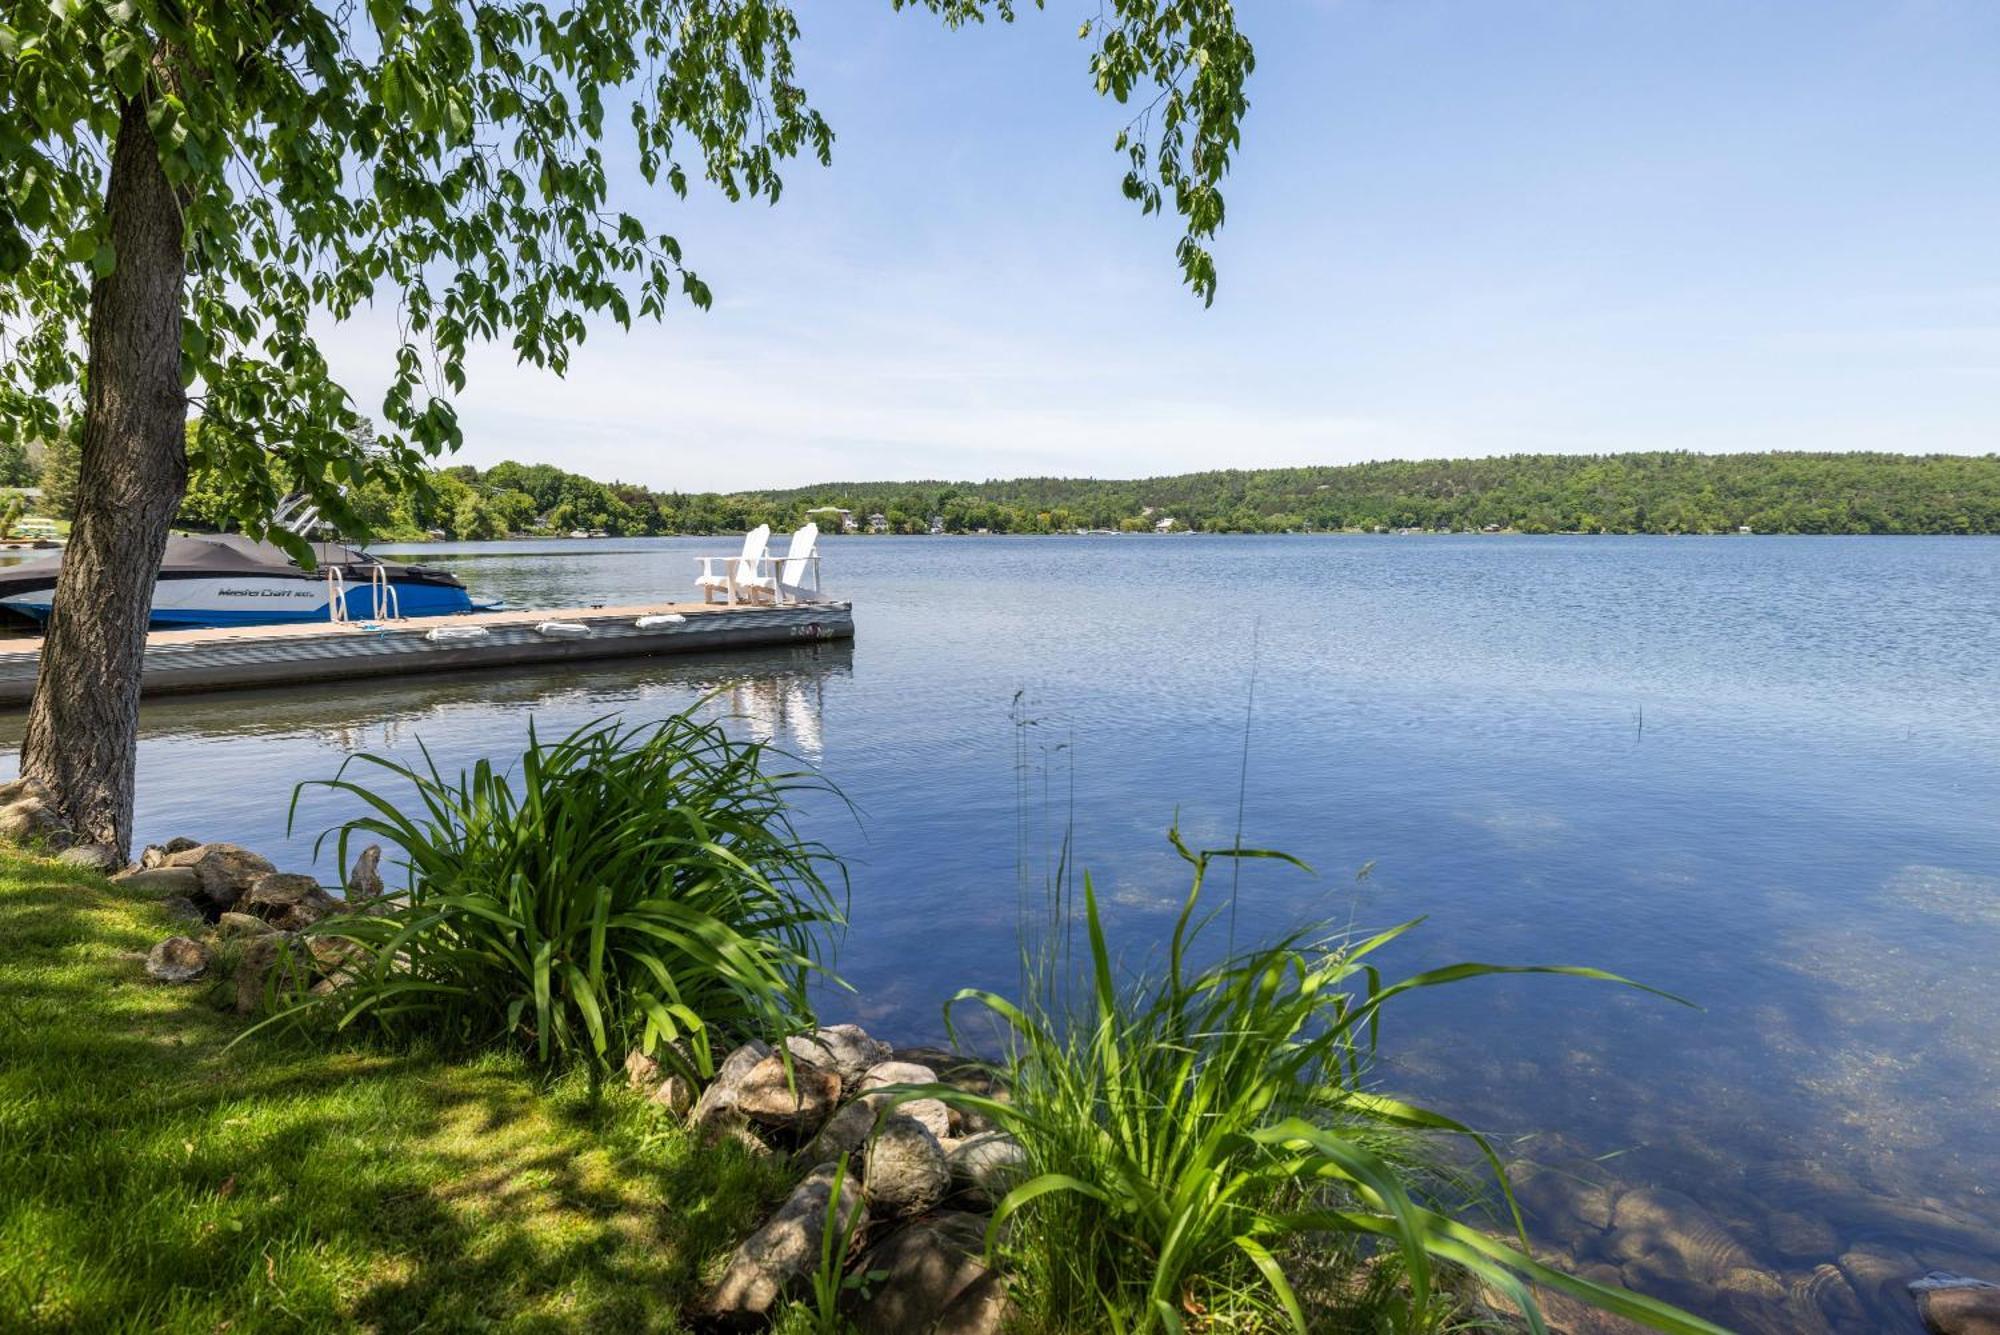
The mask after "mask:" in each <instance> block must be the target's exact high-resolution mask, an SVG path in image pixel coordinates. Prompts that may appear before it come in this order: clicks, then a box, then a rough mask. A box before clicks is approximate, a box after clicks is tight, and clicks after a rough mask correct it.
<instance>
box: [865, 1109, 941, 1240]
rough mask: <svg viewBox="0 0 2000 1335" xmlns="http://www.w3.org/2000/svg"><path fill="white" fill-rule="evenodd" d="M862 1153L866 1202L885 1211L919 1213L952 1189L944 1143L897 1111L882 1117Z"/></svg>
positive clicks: (930, 1206)
mask: <svg viewBox="0 0 2000 1335" xmlns="http://www.w3.org/2000/svg"><path fill="white" fill-rule="evenodd" d="M865 1154H866V1163H867V1168H866V1171H865V1173H864V1174H863V1176H864V1178H865V1179H866V1182H867V1189H868V1204H869V1205H870V1206H871V1207H873V1208H875V1209H879V1210H881V1211H882V1212H884V1213H885V1214H889V1215H904V1216H908V1215H919V1214H922V1213H923V1212H924V1211H926V1210H928V1209H931V1208H932V1207H934V1206H935V1205H936V1204H937V1203H938V1202H939V1201H941V1200H943V1199H944V1197H945V1193H946V1192H947V1191H949V1190H950V1189H951V1167H950V1165H949V1164H947V1163H946V1162H945V1157H944V1147H943V1146H941V1145H939V1144H938V1139H937V1137H936V1136H934V1135H932V1134H931V1133H930V1129H929V1128H928V1127H926V1126H924V1124H923V1123H921V1122H919V1121H917V1120H916V1119H915V1118H912V1117H905V1116H903V1115H902V1114H900V1113H897V1114H892V1115H890V1116H888V1117H885V1118H883V1119H882V1123H881V1125H879V1126H877V1127H876V1128H875V1134H874V1135H873V1136H872V1137H871V1138H870V1139H869V1141H868V1145H867V1149H866V1151H865Z"/></svg>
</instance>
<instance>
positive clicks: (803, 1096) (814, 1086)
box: [736, 1052, 840, 1133]
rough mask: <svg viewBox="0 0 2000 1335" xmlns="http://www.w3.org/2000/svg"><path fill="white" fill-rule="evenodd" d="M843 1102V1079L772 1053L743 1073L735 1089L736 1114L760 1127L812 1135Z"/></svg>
mask: <svg viewBox="0 0 2000 1335" xmlns="http://www.w3.org/2000/svg"><path fill="white" fill-rule="evenodd" d="M839 1101H840V1077H839V1076H837V1075H835V1074H834V1073H833V1072H832V1071H828V1070H823V1069H821V1068H820V1067H818V1066H815V1065H813V1064H812V1063H811V1062H808V1061H802V1060H800V1059H799V1058H797V1057H793V1058H792V1059H791V1061H790V1062H789V1063H787V1062H786V1060H785V1058H784V1057H781V1056H780V1055H778V1054H777V1053H775V1052H773V1053H771V1054H770V1055H769V1056H767V1057H765V1058H763V1059H762V1060H761V1061H759V1062H758V1063H757V1064H756V1065H755V1066H753V1067H751V1068H750V1069H749V1070H748V1071H747V1072H745V1073H744V1075H743V1079H742V1080H741V1081H740V1082H738V1084H737V1087H736V1110H737V1111H738V1112H740V1113H742V1114H743V1115H744V1116H745V1117H748V1118H749V1119H750V1120H751V1121H753V1122H755V1123H757V1124H758V1125H759V1126H770V1127H781V1128H784V1129H787V1130H796V1131H800V1132H808V1133H809V1132H811V1131H813V1130H816V1129H817V1128H818V1127H819V1125H820V1123H822V1122H824V1121H825V1120H826V1119H827V1117H828V1115H829V1114H831V1113H832V1112H833V1109H834V1105H835V1104H837V1103H838V1102H839Z"/></svg>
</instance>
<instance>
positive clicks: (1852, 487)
mask: <svg viewBox="0 0 2000 1335" xmlns="http://www.w3.org/2000/svg"><path fill="white" fill-rule="evenodd" d="M195 430H197V431H198V430H199V424H196V427H195ZM74 454H75V447H74V445H73V444H58V445H56V446H54V447H50V448H47V449H38V450H37V451H36V454H35V456H31V455H29V454H28V453H27V452H25V451H23V450H22V449H20V448H19V447H15V448H14V449H12V450H7V449H4V448H0V486H26V485H33V484H36V483H39V484H40V485H41V486H42V488H43V491H44V499H43V503H42V505H41V506H40V507H39V508H40V510H41V511H42V512H43V513H46V514H50V515H52V516H56V517H63V518H67V517H68V509H69V504H70V497H71V495H72V492H73V489H74V485H75V484H74V479H75V476H76V460H75V457H74ZM349 500H350V503H351V504H352V505H353V507H354V510H355V512H356V514H357V515H358V516H359V517H360V518H361V520H362V521H363V522H364V523H365V524H366V525H367V529H368V532H367V534H366V536H368V537H370V538H375V539H380V540H385V541H393V540H420V539H423V538H427V537H445V538H451V539H458V540H471V539H482V538H501V537H507V536H509V535H524V536H532V535H549V534H565V533H572V532H576V531H584V532H590V533H604V534H608V535H610V536H613V537H639V536H655V535H667V534H680V533H724V532H740V531H742V530H744V529H747V528H751V527H754V526H756V525H757V524H769V525H771V526H772V527H773V528H778V529H783V528H795V527H797V526H798V525H799V524H801V523H804V522H805V520H806V518H807V516H808V513H809V512H810V511H813V510H824V509H826V508H838V509H844V510H847V511H849V512H850V514H851V515H852V516H853V518H854V522H855V525H856V527H857V528H858V529H860V530H862V531H866V530H867V529H868V527H869V520H870V519H871V518H873V517H877V516H879V522H878V523H877V525H876V528H877V529H878V530H880V531H886V532H890V533H926V532H930V531H932V530H933V528H934V527H936V528H941V529H942V530H943V531H944V532H947V533H977V532H981V531H985V532H989V533H1066V532H1071V531H1074V530H1077V529H1097V530H1119V531H1123V532H1135V531H1152V530H1154V529H1155V528H1159V527H1168V528H1171V529H1174V530H1177V531H1179V530H1186V531H1196V532H1221V533H1284V532H1332V531H1340V530H1360V531H1363V532H1367V531H1373V530H1375V529H1385V530H1394V529H1425V530H1437V529H1450V530H1453V531H1464V530H1474V531H1477V530H1483V529H1488V528H1499V529H1509V530H1514V531H1517V532H1522V533H1730V532H1735V531H1737V530H1739V529H1742V528H1749V529H1751V530H1753V531H1755V532H1758V533H2000V456H1995V455H1949V454H1928V455H1908V454H1886V453H1845V454H1815V453H1792V452H1787V453H1779V452H1770V453H1757V454H1719V455H1706V454H1683V453H1668V452H1661V453H1646V454H1607V455H1556V454H1537V455H1507V456H1497V457H1492V458H1483V459H1432V460H1412V461H1401V460H1399V461H1391V462H1384V463H1366V464H1347V465H1340V466H1329V467H1323V468H1265V469H1229V470H1224V471H1217V472H1208V473H1185V474H1180V475H1178V476H1171V477H1157V478H1144V479H1138V480H1133V481H1105V480H1098V479H1093V478H1015V479H1010V480H1007V481H989V482H855V483H829V484H823V485H818V486H811V487H799V488H793V489H790V490H784V491H766V492H738V493H728V494H724V493H718V492H680V491H662V490H654V489H652V488H650V487H646V486H642V485H639V484H637V483H630V482H599V481H596V480H594V479H591V478H587V477H584V476H582V475H581V474H577V473H571V472H568V471H566V470H564V469H562V468H558V467H556V466H555V465H554V464H546V463H541V464H522V463H515V462H512V461H508V462H505V463H500V464H495V465H494V466H492V467H490V468H485V469H481V468H475V467H473V466H471V465H467V464H460V465H454V466H452V467H449V468H442V469H437V470H434V471H432V472H430V473H429V474H428V475H427V477H426V486H425V487H424V488H423V489H421V490H406V491H401V492H396V491H391V490H390V489H389V488H387V487H386V486H384V485H383V484H382V483H380V482H376V481H370V482H368V483H365V484H363V485H362V486H360V487H358V488H355V489H354V490H352V491H351V492H350V494H349ZM814 517H816V518H818V519H819V520H820V521H821V527H822V528H825V529H833V528H835V527H837V526H838V524H837V520H835V519H833V518H832V517H830V516H827V515H825V514H820V515H817V516H814ZM178 523H179V526H181V527H184V528H190V529H203V530H215V529H227V528H232V527H234V526H235V524H234V518H233V513H232V506H231V503H230V500H229V498H228V497H227V496H226V495H225V493H224V491H223V489H222V487H221V486H219V485H218V480H217V479H215V478H211V477H207V476H205V475H203V474H202V473H201V472H200V471H199V470H197V471H196V473H195V475H194V477H193V478H192V480H191V482H190V484H189V487H188V493H187V497H186V499H185V500H184V501H183V502H182V505H181V509H180V515H179V520H178Z"/></svg>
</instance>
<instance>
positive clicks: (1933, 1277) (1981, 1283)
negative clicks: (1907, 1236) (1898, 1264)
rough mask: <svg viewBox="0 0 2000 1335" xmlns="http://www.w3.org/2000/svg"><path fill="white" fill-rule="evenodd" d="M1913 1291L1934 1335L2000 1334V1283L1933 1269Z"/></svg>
mask: <svg viewBox="0 0 2000 1335" xmlns="http://www.w3.org/2000/svg"><path fill="white" fill-rule="evenodd" d="M1910 1292H1911V1293H1912V1294H1913V1295H1915V1297H1916V1300H1917V1312H1918V1313H1919V1314H1920V1315H1921V1316H1922V1317H1923V1319H1924V1327H1925V1329H1927V1330H1930V1331H1932V1332H1934V1335H2000V1284H1995V1283H1992V1282H1991V1281H1989V1280H1984V1279H1972V1278H1969V1277H1968V1276H1965V1275H1954V1274H1951V1273H1949V1272H1947V1271H1943V1270H1933V1271H1932V1272H1931V1273H1930V1274H1928V1275H1925V1276H1924V1277H1923V1278H1922V1279H1920V1280H1917V1281H1915V1282H1914V1283H1912V1284H1911V1285H1910Z"/></svg>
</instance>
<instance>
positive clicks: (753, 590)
mask: <svg viewBox="0 0 2000 1335" xmlns="http://www.w3.org/2000/svg"><path fill="white" fill-rule="evenodd" d="M770 542H771V526H770V525H769V524H759V525H758V526H757V527H755V528H753V529H751V530H750V531H749V532H748V533H745V534H744V535H743V551H742V553H741V554H740V555H738V556H698V557H696V558H695V559H696V560H697V561H699V562H701V574H699V575H698V576H696V577H695V581H694V583H695V587H696V588H698V589H700V590H701V600H702V601H703V602H705V603H712V602H714V601H715V596H716V595H717V594H721V595H722V596H723V601H725V602H727V603H729V604H731V605H734V604H736V603H763V602H768V603H773V604H782V603H788V602H792V603H801V602H817V601H818V599H819V552H818V550H817V548H818V545H819V525H818V524H807V525H806V526H805V527H804V528H802V529H800V530H799V531H798V532H796V533H794V534H792V543H791V546H790V547H789V548H788V549H787V550H786V552H785V554H784V556H783V557H776V556H772V555H771V554H770V553H769V552H768V551H767V550H766V549H767V548H768V547H769V546H770ZM808 572H810V573H811V575H812V586H811V587H810V588H808V587H807V586H806V575H807V573H808Z"/></svg>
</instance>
